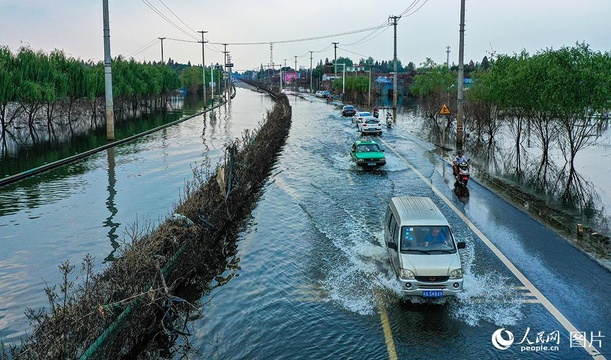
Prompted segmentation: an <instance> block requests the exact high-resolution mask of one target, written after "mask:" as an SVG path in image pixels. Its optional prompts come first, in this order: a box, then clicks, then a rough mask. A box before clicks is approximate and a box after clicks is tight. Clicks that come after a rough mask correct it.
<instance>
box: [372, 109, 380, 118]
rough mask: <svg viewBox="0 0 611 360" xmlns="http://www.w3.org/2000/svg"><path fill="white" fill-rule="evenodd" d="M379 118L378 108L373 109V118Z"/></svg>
mask: <svg viewBox="0 0 611 360" xmlns="http://www.w3.org/2000/svg"><path fill="white" fill-rule="evenodd" d="M378 116H380V111H379V110H378V109H377V108H376V109H373V117H374V118H376V119H377V118H378Z"/></svg>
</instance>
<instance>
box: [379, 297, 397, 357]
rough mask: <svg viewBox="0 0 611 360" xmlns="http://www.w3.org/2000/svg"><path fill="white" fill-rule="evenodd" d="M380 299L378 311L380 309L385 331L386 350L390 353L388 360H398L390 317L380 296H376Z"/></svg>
mask: <svg viewBox="0 0 611 360" xmlns="http://www.w3.org/2000/svg"><path fill="white" fill-rule="evenodd" d="M376 297H377V299H378V309H380V322H381V323H382V329H383V330H384V339H385V340H386V349H387V351H388V358H389V359H390V360H397V359H399V357H398V356H397V350H396V348H395V341H394V340H393V338H392V330H391V329H390V322H389V321H388V315H387V314H386V309H385V308H384V306H383V304H382V301H381V300H380V296H379V294H378V296H376Z"/></svg>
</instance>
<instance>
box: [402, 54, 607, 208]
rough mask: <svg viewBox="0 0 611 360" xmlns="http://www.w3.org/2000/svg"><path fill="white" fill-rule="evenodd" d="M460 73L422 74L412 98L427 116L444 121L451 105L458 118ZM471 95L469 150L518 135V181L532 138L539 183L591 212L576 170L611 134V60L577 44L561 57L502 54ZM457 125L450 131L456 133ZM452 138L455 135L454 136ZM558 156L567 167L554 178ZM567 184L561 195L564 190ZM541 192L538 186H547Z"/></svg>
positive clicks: (477, 76) (476, 74)
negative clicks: (581, 156) (582, 156)
mask: <svg viewBox="0 0 611 360" xmlns="http://www.w3.org/2000/svg"><path fill="white" fill-rule="evenodd" d="M456 79H457V73H456V72H455V71H453V70H451V69H448V68H447V67H445V66H431V67H429V68H426V69H419V71H418V75H416V77H415V79H414V82H413V84H411V86H410V88H409V91H410V94H411V95H412V96H414V97H415V98H416V99H418V102H419V104H420V105H421V109H422V111H423V113H424V115H425V116H427V117H429V118H433V119H435V123H437V120H438V119H439V120H441V121H442V122H443V121H444V120H445V118H444V117H440V116H438V112H439V109H440V105H441V104H443V103H446V102H449V106H450V109H451V111H452V114H456V110H455V109H456V98H457V95H456V86H455V85H456ZM471 80H472V81H471V84H470V85H469V86H468V87H467V88H466V91H465V93H464V94H465V99H464V100H465V102H464V110H465V119H464V126H465V131H466V133H469V134H470V135H472V136H470V137H469V139H467V140H468V141H467V145H470V146H471V147H472V148H473V149H476V148H478V147H491V146H492V145H493V143H494V142H495V140H496V138H497V137H498V135H499V133H500V131H501V130H502V129H508V130H509V134H511V135H512V136H513V139H511V140H512V141H513V145H514V146H513V148H514V151H513V153H514V156H515V163H514V164H513V166H512V168H513V172H515V176H516V178H518V179H520V178H521V177H522V176H523V175H524V170H525V169H524V168H523V164H522V157H521V153H522V152H523V148H524V143H525V140H526V139H528V140H529V141H530V137H531V135H532V137H533V140H534V143H535V146H536V147H537V148H538V149H539V150H540V151H539V159H538V163H539V165H538V167H537V168H536V169H534V170H533V171H532V172H533V173H534V174H533V175H534V179H533V180H532V181H533V182H534V183H535V184H539V185H540V184H541V183H543V182H545V181H546V179H547V180H549V179H553V183H554V184H555V185H554V186H555V187H556V189H553V190H552V191H551V192H553V193H558V195H560V196H561V198H562V199H564V200H566V201H569V202H571V203H577V204H579V203H581V205H582V206H583V205H584V204H586V205H587V203H589V200H588V199H580V198H579V195H578V194H580V193H582V192H581V191H580V190H579V189H577V191H575V188H580V187H582V185H581V182H582V181H581V179H580V178H579V176H578V175H577V174H576V171H575V157H576V155H577V154H578V152H579V151H580V150H582V149H584V148H585V147H587V146H589V145H592V144H593V143H594V142H595V141H596V139H597V138H598V137H599V136H600V135H601V134H602V132H603V131H605V130H606V129H607V128H608V120H609V116H610V115H611V53H609V52H606V53H601V52H597V51H593V50H591V49H590V48H589V46H588V45H586V44H583V43H577V44H576V45H575V46H573V47H562V48H560V49H558V50H553V49H547V50H545V51H540V52H538V53H536V54H534V55H529V54H528V53H527V52H525V51H523V52H522V53H520V54H514V55H499V56H498V57H497V58H496V59H493V60H491V61H490V62H489V63H487V64H486V66H481V67H480V68H478V69H477V70H475V71H473V72H471ZM453 120H454V119H453V118H452V117H450V118H448V119H447V123H446V124H445V126H446V127H447V128H451V127H453V126H455V124H454V122H453ZM449 133H453V132H452V131H450V132H449ZM552 149H558V150H560V152H561V153H562V156H563V158H564V160H565V164H564V166H563V167H562V169H560V170H559V173H556V174H550V173H549V172H550V170H551V168H550V167H549V165H550V163H551V159H550V151H551V150H552ZM559 184H560V185H561V188H557V187H558V186H559ZM539 185H537V186H539Z"/></svg>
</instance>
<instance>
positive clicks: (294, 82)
mask: <svg viewBox="0 0 611 360" xmlns="http://www.w3.org/2000/svg"><path fill="white" fill-rule="evenodd" d="M293 56H294V57H295V72H296V74H295V78H294V79H293V90H297V86H296V85H297V78H299V71H298V70H297V55H293Z"/></svg>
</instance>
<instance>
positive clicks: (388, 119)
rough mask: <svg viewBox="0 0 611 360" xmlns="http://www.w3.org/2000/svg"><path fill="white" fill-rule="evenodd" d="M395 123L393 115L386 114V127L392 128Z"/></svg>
mask: <svg viewBox="0 0 611 360" xmlns="http://www.w3.org/2000/svg"><path fill="white" fill-rule="evenodd" d="M392 123H393V118H392V113H390V112H386V127H387V128H391V127H392Z"/></svg>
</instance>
